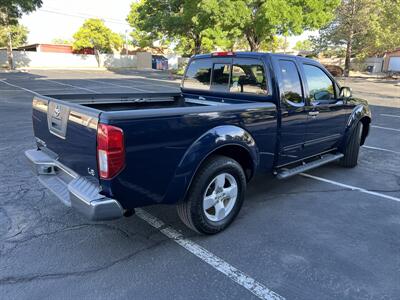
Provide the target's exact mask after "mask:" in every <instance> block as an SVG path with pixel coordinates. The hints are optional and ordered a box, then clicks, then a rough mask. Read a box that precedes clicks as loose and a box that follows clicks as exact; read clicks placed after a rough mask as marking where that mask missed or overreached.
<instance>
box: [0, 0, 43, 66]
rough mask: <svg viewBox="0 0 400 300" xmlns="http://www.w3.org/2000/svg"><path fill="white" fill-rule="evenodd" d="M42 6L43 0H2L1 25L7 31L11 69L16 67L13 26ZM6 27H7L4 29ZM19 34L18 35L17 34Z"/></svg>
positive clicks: (8, 56) (0, 7)
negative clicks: (22, 17) (25, 15)
mask: <svg viewBox="0 0 400 300" xmlns="http://www.w3.org/2000/svg"><path fill="white" fill-rule="evenodd" d="M41 6H42V0H0V27H1V28H3V29H2V30H5V32H6V33H7V35H8V37H7V61H8V66H9V68H10V69H14V60H13V53H12V48H13V30H12V28H11V26H13V25H14V26H15V25H17V24H18V18H20V17H21V16H22V14H24V13H30V12H32V11H34V10H36V9H37V8H38V7H41ZM4 28H5V29H4ZM17 36H18V35H17Z"/></svg>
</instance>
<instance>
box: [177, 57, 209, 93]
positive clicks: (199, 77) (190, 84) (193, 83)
mask: <svg viewBox="0 0 400 300" xmlns="http://www.w3.org/2000/svg"><path fill="white" fill-rule="evenodd" d="M211 68H212V62H211V60H210V59H198V60H194V61H192V62H191V63H190V65H189V67H188V69H187V71H186V75H185V79H184V81H183V87H184V88H186V89H196V90H208V89H210V80H211Z"/></svg>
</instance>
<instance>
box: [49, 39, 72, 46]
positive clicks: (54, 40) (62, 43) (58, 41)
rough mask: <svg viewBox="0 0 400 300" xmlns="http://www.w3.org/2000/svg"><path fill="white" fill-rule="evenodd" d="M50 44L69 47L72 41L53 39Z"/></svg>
mask: <svg viewBox="0 0 400 300" xmlns="http://www.w3.org/2000/svg"><path fill="white" fill-rule="evenodd" d="M51 42H52V43H53V44H55V45H71V44H72V43H73V41H72V40H68V39H63V38H55V39H53V40H52V41H51Z"/></svg>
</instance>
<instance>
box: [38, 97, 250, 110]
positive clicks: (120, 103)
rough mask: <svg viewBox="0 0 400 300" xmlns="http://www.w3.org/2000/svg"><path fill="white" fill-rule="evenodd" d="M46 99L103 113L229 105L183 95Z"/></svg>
mask: <svg viewBox="0 0 400 300" xmlns="http://www.w3.org/2000/svg"><path fill="white" fill-rule="evenodd" d="M45 97H48V98H51V99H56V100H61V101H65V102H68V103H73V104H78V105H81V106H84V107H89V108H93V109H95V110H99V111H103V112H112V111H129V110H143V109H159V108H179V107H199V106H216V105H224V104H229V103H224V102H218V101H207V100H198V99H184V98H183V97H182V95H181V93H129V94H65V95H46V96H45ZM243 102H246V101H235V103H243Z"/></svg>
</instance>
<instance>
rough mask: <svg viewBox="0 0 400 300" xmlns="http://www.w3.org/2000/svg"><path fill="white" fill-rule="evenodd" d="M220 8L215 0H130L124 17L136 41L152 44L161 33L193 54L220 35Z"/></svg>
mask: <svg viewBox="0 0 400 300" xmlns="http://www.w3.org/2000/svg"><path fill="white" fill-rule="evenodd" d="M220 11H221V8H220V7H219V1H218V0H200V1H192V0H165V1H158V0H141V1H139V2H138V3H132V5H131V10H130V12H129V15H128V17H127V21H128V22H129V24H130V25H131V26H132V27H133V28H134V32H136V36H135V37H136V38H138V39H139V43H140V42H142V43H145V44H148V45H153V44H154V41H156V40H158V39H160V37H161V36H164V37H166V38H167V39H169V40H175V41H176V42H177V44H178V45H179V44H180V45H181V47H178V48H180V49H185V50H184V51H185V52H191V54H196V53H200V52H201V51H202V50H203V47H204V46H206V44H208V45H209V40H212V39H213V38H215V36H216V35H219V36H220V34H221V31H220V30H218V28H217V25H218V16H219V12H220ZM226 32H228V31H226ZM207 48H208V46H207Z"/></svg>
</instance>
